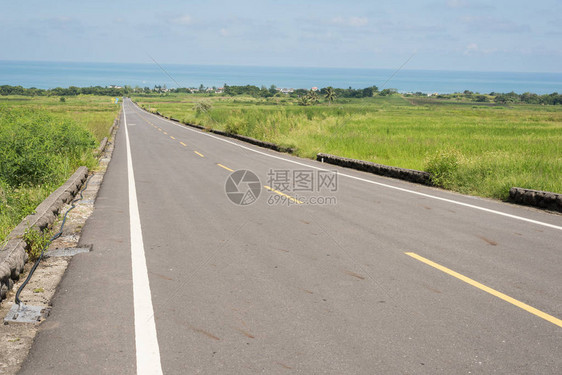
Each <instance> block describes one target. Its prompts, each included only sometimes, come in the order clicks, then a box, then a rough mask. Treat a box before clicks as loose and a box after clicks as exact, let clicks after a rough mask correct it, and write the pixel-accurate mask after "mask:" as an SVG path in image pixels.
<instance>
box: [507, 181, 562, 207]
mask: <svg viewBox="0 0 562 375" xmlns="http://www.w3.org/2000/svg"><path fill="white" fill-rule="evenodd" d="M509 199H510V200H511V201H512V202H514V203H519V204H524V205H528V206H534V207H539V208H545V209H547V210H553V211H559V212H562V194H557V193H551V192H549V191H541V190H532V189H523V188H519V187H512V188H511V189H509Z"/></svg>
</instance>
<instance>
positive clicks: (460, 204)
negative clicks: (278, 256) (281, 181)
mask: <svg viewBox="0 0 562 375" xmlns="http://www.w3.org/2000/svg"><path fill="white" fill-rule="evenodd" d="M135 106H136V105H135ZM136 107H138V106H136ZM147 113H148V112H147ZM148 114H149V115H152V116H155V117H157V118H158V119H160V120H163V121H166V122H169V123H170V124H172V125H175V126H177V127H180V128H181V129H185V130H189V131H192V132H194V133H197V134H201V135H206V136H207V137H211V138H215V139H218V140H219V141H222V142H226V143H230V144H232V145H235V146H238V147H240V148H243V149H246V150H249V151H252V152H255V153H257V154H261V155H265V156H268V157H270V158H274V159H279V160H283V161H286V162H288V163H292V164H297V165H302V166H305V167H308V168H312V169H317V170H320V171H329V169H325V168H320V167H316V166H313V165H310V164H306V163H301V162H298V161H295V160H290V159H286V158H282V157H280V156H277V155H271V154H268V153H266V152H262V151H259V150H254V149H253V148H250V147H246V146H244V145H241V144H238V143H236V142H232V141H229V140H227V139H222V138H220V137H218V136H216V135H213V134H209V133H205V132H203V131H200V130H195V129H191V128H190V127H188V126H186V125H180V124H177V123H175V122H173V121H170V120H167V119H164V118H160V117H158V116H156V115H154V114H152V113H148ZM338 176H343V177H347V178H351V179H354V180H357V181H363V182H367V183H369V184H373V185H378V186H382V187H386V188H389V189H394V190H398V191H402V192H405V193H410V194H415V195H419V196H422V197H426V198H431V199H435V200H439V201H442V202H447V203H452V204H456V205H459V206H464V207H469V208H473V209H475V210H480V211H484V212H488V213H491V214H495V215H500V216H504V217H508V218H511V219H515V220H520V221H525V222H527V223H532V224H537V225H541V226H544V227H548V228H552V229H557V230H562V226H559V225H554V224H549V223H545V222H542V221H538V220H533V219H528V218H526V217H522V216H517V215H512V214H508V213H505V212H501V211H496V210H492V209H489V208H485V207H480V206H476V205H473V204H469V203H464V202H459V201H455V200H453V199H448V198H441V197H438V196H436V195H431V194H426V193H421V192H419V191H415V190H409V189H405V188H401V187H398V186H392V185H388V184H385V183H382V182H377V181H372V180H367V179H366V178H361V177H356V176H352V175H349V174H345V173H340V172H338Z"/></svg>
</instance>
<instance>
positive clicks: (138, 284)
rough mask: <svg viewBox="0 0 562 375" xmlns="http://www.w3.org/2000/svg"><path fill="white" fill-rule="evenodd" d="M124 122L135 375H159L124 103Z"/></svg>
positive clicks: (160, 365)
mask: <svg viewBox="0 0 562 375" xmlns="http://www.w3.org/2000/svg"><path fill="white" fill-rule="evenodd" d="M123 121H124V124H125V126H124V128H125V139H126V144H127V169H128V178H129V220H130V225H131V229H130V230H131V260H132V265H133V302H134V313H135V346H136V357H137V374H138V375H145V374H146V375H152V374H154V375H159V374H162V364H161V363H160V348H159V347H158V337H157V335H156V324H155V322H154V309H153V308H152V295H151V293H150V284H149V280H148V270H147V267H146V257H145V254H144V243H143V240H142V229H141V221H140V215H139V206H138V202H137V189H136V186H135V175H134V172H133V160H132V158H131V145H130V143H129V132H128V131H127V114H126V111H125V103H124V102H123Z"/></svg>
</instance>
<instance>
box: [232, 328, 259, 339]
mask: <svg viewBox="0 0 562 375" xmlns="http://www.w3.org/2000/svg"><path fill="white" fill-rule="evenodd" d="M236 330H237V331H238V332H240V333H241V334H243V335H244V336H246V337H248V338H251V339H253V338H255V336H254V335H252V334H251V333H249V332H246V331H244V330H243V329H240V328H236Z"/></svg>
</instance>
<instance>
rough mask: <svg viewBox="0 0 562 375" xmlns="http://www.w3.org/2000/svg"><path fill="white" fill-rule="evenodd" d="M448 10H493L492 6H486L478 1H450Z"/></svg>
mask: <svg viewBox="0 0 562 375" xmlns="http://www.w3.org/2000/svg"><path fill="white" fill-rule="evenodd" d="M446 5H447V8H451V9H492V8H494V7H493V6H492V5H489V4H484V3H481V2H478V1H467V0H448V1H447V3H446Z"/></svg>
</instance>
